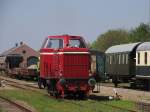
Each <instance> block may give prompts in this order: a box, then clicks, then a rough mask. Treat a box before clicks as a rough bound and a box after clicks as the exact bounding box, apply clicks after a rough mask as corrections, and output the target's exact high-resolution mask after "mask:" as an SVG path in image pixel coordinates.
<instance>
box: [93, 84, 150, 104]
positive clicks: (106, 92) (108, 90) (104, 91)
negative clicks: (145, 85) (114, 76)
mask: <svg viewBox="0 0 150 112" xmlns="http://www.w3.org/2000/svg"><path fill="white" fill-rule="evenodd" d="M115 90H116V91H117V93H118V94H119V95H121V99H125V100H131V101H136V102H137V101H143V100H144V101H150V92H145V91H138V90H131V89H124V88H115ZM92 94H95V95H98V96H115V92H114V87H105V86H101V87H100V93H92Z"/></svg>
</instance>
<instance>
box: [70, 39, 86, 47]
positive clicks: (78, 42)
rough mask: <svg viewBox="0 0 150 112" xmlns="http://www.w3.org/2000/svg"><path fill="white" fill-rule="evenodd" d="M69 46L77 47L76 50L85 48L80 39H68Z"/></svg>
mask: <svg viewBox="0 0 150 112" xmlns="http://www.w3.org/2000/svg"><path fill="white" fill-rule="evenodd" d="M69 46H70V47H78V48H86V46H85V44H84V43H83V41H81V40H80V39H70V40H69Z"/></svg>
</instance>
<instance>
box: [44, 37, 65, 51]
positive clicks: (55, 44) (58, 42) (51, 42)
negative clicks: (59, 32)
mask: <svg viewBox="0 0 150 112" xmlns="http://www.w3.org/2000/svg"><path fill="white" fill-rule="evenodd" d="M45 48H52V49H60V48H63V39H48V40H47V42H46V45H45Z"/></svg>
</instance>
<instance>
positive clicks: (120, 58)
mask: <svg viewBox="0 0 150 112" xmlns="http://www.w3.org/2000/svg"><path fill="white" fill-rule="evenodd" d="M119 64H121V55H120V54H119Z"/></svg>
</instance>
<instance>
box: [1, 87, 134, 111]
mask: <svg viewBox="0 0 150 112" xmlns="http://www.w3.org/2000/svg"><path fill="white" fill-rule="evenodd" d="M0 95H2V96H5V97H7V98H10V99H12V100H21V101H24V102H26V103H27V104H28V105H31V106H32V107H33V108H35V109H36V110H37V112H125V111H121V110H117V109H114V108H112V107H109V106H106V105H103V104H101V103H108V104H111V105H114V106H119V107H124V108H128V109H134V103H133V102H131V101H122V100H120V101H119V100H118V101H115V100H114V101H105V100H98V101H97V100H93V99H87V100H61V99H51V98H49V97H47V96H45V95H43V94H40V93H35V92H31V91H25V90H19V89H14V90H1V91H0ZM0 112H1V111H0Z"/></svg>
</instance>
